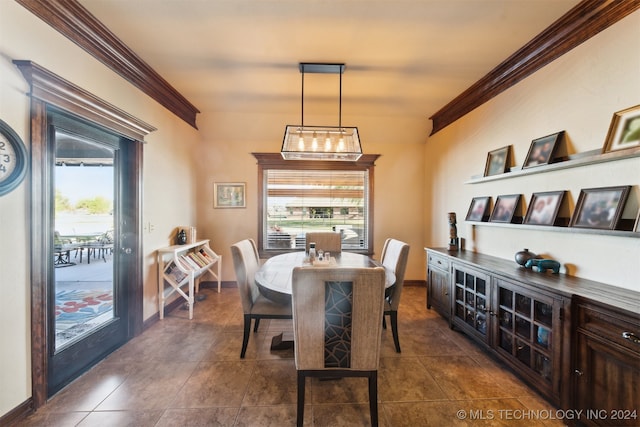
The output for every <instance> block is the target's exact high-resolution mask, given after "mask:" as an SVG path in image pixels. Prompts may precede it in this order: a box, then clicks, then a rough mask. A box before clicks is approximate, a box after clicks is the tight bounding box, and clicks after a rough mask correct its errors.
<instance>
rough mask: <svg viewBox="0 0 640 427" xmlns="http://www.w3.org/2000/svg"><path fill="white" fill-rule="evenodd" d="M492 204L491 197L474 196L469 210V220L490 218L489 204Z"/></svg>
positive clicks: (480, 220)
mask: <svg viewBox="0 0 640 427" xmlns="http://www.w3.org/2000/svg"><path fill="white" fill-rule="evenodd" d="M490 205H491V197H489V196H486V197H474V198H473V199H472V200H471V205H470V206H469V211H468V212H467V218H466V220H467V221H476V222H482V221H486V220H488V219H489V206H490Z"/></svg>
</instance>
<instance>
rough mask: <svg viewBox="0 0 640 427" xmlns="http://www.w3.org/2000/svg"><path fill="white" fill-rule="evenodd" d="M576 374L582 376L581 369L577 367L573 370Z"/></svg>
mask: <svg viewBox="0 0 640 427" xmlns="http://www.w3.org/2000/svg"><path fill="white" fill-rule="evenodd" d="M573 372H574V373H575V374H576V375H577V376H579V377H581V376H582V371H581V370H579V369H576V370H575V371H573Z"/></svg>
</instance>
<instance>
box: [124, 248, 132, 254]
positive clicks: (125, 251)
mask: <svg viewBox="0 0 640 427" xmlns="http://www.w3.org/2000/svg"><path fill="white" fill-rule="evenodd" d="M131 252H133V251H132V250H131V248H122V253H124V254H127V255H130V254H131Z"/></svg>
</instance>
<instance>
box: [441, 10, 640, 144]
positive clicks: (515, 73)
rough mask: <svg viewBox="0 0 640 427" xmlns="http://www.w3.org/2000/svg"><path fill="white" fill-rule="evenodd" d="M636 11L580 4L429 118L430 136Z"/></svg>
mask: <svg viewBox="0 0 640 427" xmlns="http://www.w3.org/2000/svg"><path fill="white" fill-rule="evenodd" d="M638 9H640V0H625V1H620V0H584V1H582V2H580V3H579V4H578V5H577V6H575V7H574V8H573V9H571V10H570V11H569V12H567V13H566V14H565V15H564V16H562V17H561V18H560V19H558V20H557V21H556V22H554V23H553V24H551V26H549V27H548V28H547V29H546V30H544V31H543V32H541V33H540V34H538V35H537V36H536V37H535V38H534V39H533V40H531V41H530V42H529V43H527V44H526V45H524V46H523V47H522V48H520V49H519V50H518V51H516V52H515V53H514V54H513V55H511V56H510V57H509V58H507V59H506V60H504V61H503V62H502V63H501V64H500V65H498V66H497V67H496V68H494V69H493V70H491V71H490V72H489V73H488V74H487V75H485V76H484V77H483V78H481V79H480V80H478V81H477V82H476V83H474V84H473V85H472V86H471V87H469V88H468V89H467V90H465V91H464V92H462V93H461V94H460V95H458V96H457V97H456V98H455V99H454V100H453V101H451V102H449V103H448V104H447V105H445V106H444V107H442V108H441V109H440V110H439V111H437V112H436V113H435V114H434V115H433V116H431V117H430V119H431V120H432V121H433V127H432V130H431V135H433V134H435V133H436V132H438V131H440V130H442V129H443V128H445V127H446V126H448V125H450V124H451V123H453V122H455V121H456V120H458V119H459V118H460V117H462V116H464V115H465V114H467V113H469V112H470V111H472V110H474V109H475V108H477V107H479V106H480V105H482V104H484V103H485V102H487V101H489V100H490V99H492V98H494V97H496V96H497V95H499V94H500V93H502V92H504V91H505V90H507V89H508V88H510V87H511V86H513V85H515V84H516V83H518V82H519V81H521V80H523V79H524V78H526V77H528V76H530V75H531V74H533V73H534V72H536V71H537V70H539V69H540V68H542V67H544V66H545V65H547V64H549V63H550V62H552V61H554V60H556V59H557V58H559V57H560V56H562V55H564V54H565V53H567V52H569V51H570V50H571V49H573V48H574V47H576V46H578V45H580V44H581V43H583V42H585V41H587V40H588V39H590V38H591V37H593V36H595V35H596V34H598V33H599V32H600V31H602V30H604V29H606V28H608V27H609V26H611V25H613V24H615V23H616V22H618V21H620V20H621V19H622V18H624V17H625V16H627V15H629V14H630V13H632V12H634V11H636V10H638Z"/></svg>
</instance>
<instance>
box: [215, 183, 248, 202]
mask: <svg viewBox="0 0 640 427" xmlns="http://www.w3.org/2000/svg"><path fill="white" fill-rule="evenodd" d="M245 190H246V186H245V183H244V182H214V183H213V207H214V208H246V207H247V201H246V198H245Z"/></svg>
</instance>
